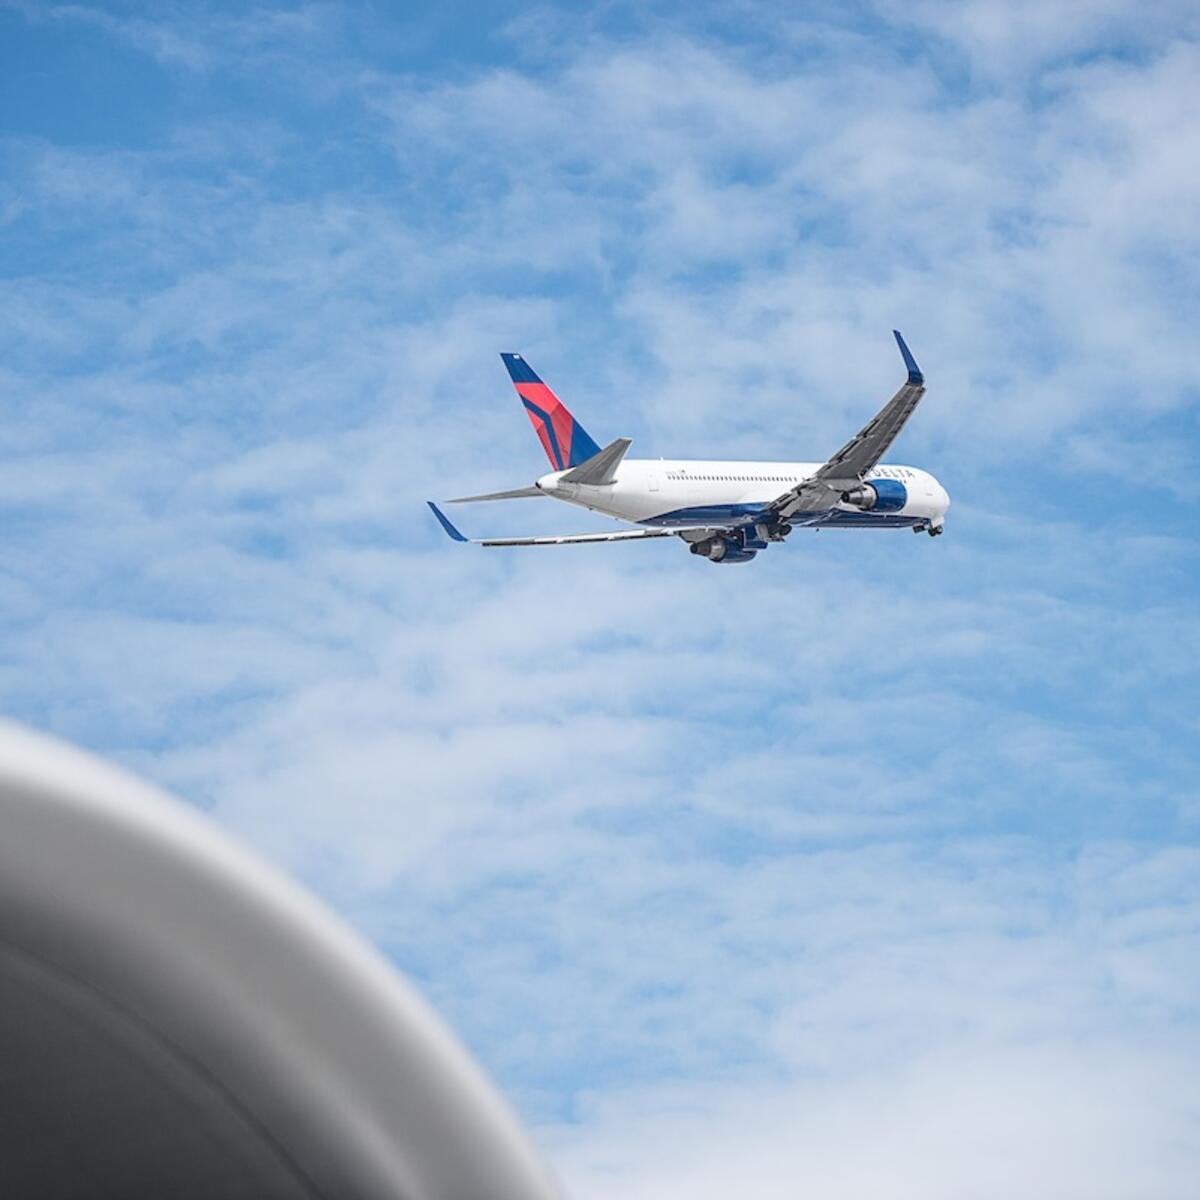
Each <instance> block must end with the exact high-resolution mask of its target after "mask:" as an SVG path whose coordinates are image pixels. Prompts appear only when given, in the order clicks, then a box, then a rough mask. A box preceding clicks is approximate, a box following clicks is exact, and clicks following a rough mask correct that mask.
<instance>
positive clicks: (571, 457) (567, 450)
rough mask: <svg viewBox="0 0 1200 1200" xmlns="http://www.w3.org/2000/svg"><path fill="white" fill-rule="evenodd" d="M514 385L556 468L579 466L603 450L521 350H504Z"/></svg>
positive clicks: (543, 446)
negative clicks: (519, 351)
mask: <svg viewBox="0 0 1200 1200" xmlns="http://www.w3.org/2000/svg"><path fill="white" fill-rule="evenodd" d="M500 357H501V358H502V359H504V365H505V366H506V367H507V368H508V374H509V376H510V377H511V378H512V381H513V387H515V388H516V389H517V395H518V396H520V397H521V403H522V404H523V405H525V411H526V412H527V413H528V414H529V419H530V421H532V422H533V428H534V432H535V433H536V434H537V435H538V439H539V440H540V441H541V443H542V449H543V450H545V451H546V457H547V458H548V459H549V460H550V465H551V466H552V467H553V468H554V469H555V470H556V471H566V470H568V469H569V468H571V467H578V466H580V465H582V464H583V463H585V462H587V460H588V459H589V458H593V457H594V456H595V455H597V454H599V453H600V447H599V446H598V445H597V444H596V443H595V442H594V441H593V440H592V438H591V436H590V435H589V434H588V431H587V430H586V429H584V427H583V426H582V425H580V423H579V422H578V421H577V420H575V418H574V417H573V416H571V414H570V412H569V411H568V409H567V406H566V405H565V404H563V402H562V401H561V400H560V399H559V398H558V397H557V396H556V395H555V394H554V393H553V392H552V391H551V390H550V389H549V388H548V387H547V386H546V385H545V384H544V383H543V382H542V381H541V380H540V379H539V378H538V376H537V373H536V372H535V371H534V369H533V368H532V367H531V366H530V365H529V364H528V363H527V362H526V361H525V360H524V359H523V358H522V357H521V356H520V355H519V354H501V355H500Z"/></svg>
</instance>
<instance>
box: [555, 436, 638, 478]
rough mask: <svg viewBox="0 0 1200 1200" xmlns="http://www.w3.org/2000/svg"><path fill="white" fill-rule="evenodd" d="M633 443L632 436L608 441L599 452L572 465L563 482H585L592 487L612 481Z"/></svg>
mask: <svg viewBox="0 0 1200 1200" xmlns="http://www.w3.org/2000/svg"><path fill="white" fill-rule="evenodd" d="M632 445H633V439H632V438H617V440H616V441H615V442H610V443H609V444H608V445H607V446H605V447H604V449H603V450H601V451H600V453H599V454H593V455H592V457H591V458H589V459H588V460H587V462H582V463H580V464H579V466H577V467H572V468H571V470H569V471H568V472H567V473H566V474H565V475H564V476H562V479H561V482H563V483H587V484H591V485H592V486H593V487H602V486H603V485H605V484H608V483H612V482H613V480H615V479H616V477H617V468H618V467H619V466H620V465H621V460H622V459H623V458H624V457H625V455H626V453H627V452H628V450H629V447H630V446H632Z"/></svg>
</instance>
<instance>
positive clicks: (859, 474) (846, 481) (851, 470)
mask: <svg viewBox="0 0 1200 1200" xmlns="http://www.w3.org/2000/svg"><path fill="white" fill-rule="evenodd" d="M892 333H893V334H894V335H895V338H896V345H898V346H899V347H900V354H901V356H902V357H903V358H904V365H905V366H906V367H907V368H908V378H907V380H905V382H904V384H903V386H902V387H901V388H900V390H899V391H898V392H897V393H896V394H895V395H894V396H893V397H892V398H891V399H890V400H889V401H888V402H887V403H886V404H885V405H884V406H883V408H881V409H880V410H879V412H878V413H876V414H875V416H874V417H872V418H871V420H870V421H868V422H867V423H866V425H864V426H863V427H862V429H860V430H859V431H858V433H856V434H855V435H854V436H853V437H852V438H851V439H850V440H849V441H848V442H847V443H846V444H845V445H844V446H843V447H842V448H841V449H840V450H839V451H838V452H837V453H836V454H835V455H834V456H833V457H832V458H831V459H830V460H829V461H828V462H827V463H825V465H824V466H822V467H821V469H820V470H819V471H817V473H816V474H815V475H813V476H812V477H810V478H809V479H805V480H802V481H801V482H800V483H799V484H797V485H796V487H794V488H792V489H791V490H790V491H788V492H785V493H784V494H783V495H782V496H780V497H779V499H778V500H776V501H775V502H774V504H773V505H772V506H771V507H772V508H774V509H775V510H776V511H777V512H778V513H780V515H781V516H783V517H785V518H790V517H792V516H796V515H800V514H803V513H816V512H824V511H825V510H827V509H830V508H833V507H834V506H835V505H836V504H837V502H838V500H839V499H840V498H841V495H842V493H843V492H844V491H846V490H848V489H849V488H850V487H853V486H854V485H855V484H857V483H859V482H861V480H862V478H863V476H864V475H866V474H867V472H868V471H870V470H871V468H872V467H874V466H875V464H876V463H878V462H879V460H880V459H881V458H882V457H883V456H884V454H885V453H886V452H887V449H888V447H889V446H890V445H891V444H892V443H893V442H894V441H895V440H896V438H897V437H898V436H899V434H900V430H901V429H903V428H904V424H905V422H906V421H907V420H908V418H909V417H911V416H912V414H913V410H914V409H915V408H916V407H917V403H918V401H919V400H920V399H921V397H922V396H923V395H924V394H925V376H924V375H923V374H922V373H921V368H920V367H918V366H917V361H916V359H915V358H913V356H912V352H911V351H910V350H909V348H908V346H907V345H906V344H905V342H904V338H903V337H901V336H900V331H899V330H898V329H893V330H892Z"/></svg>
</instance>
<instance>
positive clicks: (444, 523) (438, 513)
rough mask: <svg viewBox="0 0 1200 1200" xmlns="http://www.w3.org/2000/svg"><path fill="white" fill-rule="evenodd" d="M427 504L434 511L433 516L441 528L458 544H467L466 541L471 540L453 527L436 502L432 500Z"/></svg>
mask: <svg viewBox="0 0 1200 1200" xmlns="http://www.w3.org/2000/svg"><path fill="white" fill-rule="evenodd" d="M425 503H426V504H428V505H429V507H430V508H431V509H432V510H433V515H434V516H435V517H437V519H438V524H439V525H441V527H442V528H443V529H444V530H445V531H446V532H447V533H448V534H449V535H450V536H451V537H452V538H453V539H454V540H455V541H456V542H465V541H467V540H469V539H467V538H465V537H463V535H462V534H461V533H459V532H458V530H457V529H455V528H454V526H453V525H451V524H450V522H449V520H447V518H446V515H445V513H443V512H442V510H441V509H440V508H438V506H437V505H436V504H434V502H433V501H432V500H426V501H425Z"/></svg>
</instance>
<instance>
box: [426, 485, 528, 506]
mask: <svg viewBox="0 0 1200 1200" xmlns="http://www.w3.org/2000/svg"><path fill="white" fill-rule="evenodd" d="M545 494H546V493H545V492H543V491H542V489H541V488H539V487H523V488H512V489H510V490H509V491H507V492H484V494H483V495H482V496H457V497H456V498H455V499H453V500H447V501H446V503H447V504H470V503H472V502H473V501H475V500H521V499H524V497H526V496H544V495H545Z"/></svg>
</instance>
